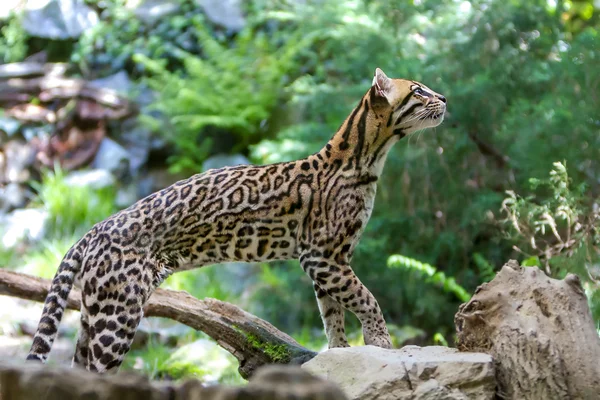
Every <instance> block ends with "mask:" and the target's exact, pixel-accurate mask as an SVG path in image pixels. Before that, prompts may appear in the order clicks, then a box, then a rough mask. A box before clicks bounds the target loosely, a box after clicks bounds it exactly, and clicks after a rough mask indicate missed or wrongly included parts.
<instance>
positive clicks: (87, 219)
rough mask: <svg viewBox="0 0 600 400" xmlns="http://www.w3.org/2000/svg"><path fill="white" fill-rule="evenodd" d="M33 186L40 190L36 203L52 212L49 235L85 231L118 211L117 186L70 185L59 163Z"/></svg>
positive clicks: (48, 229)
mask: <svg viewBox="0 0 600 400" xmlns="http://www.w3.org/2000/svg"><path fill="white" fill-rule="evenodd" d="M32 186H33V187H34V189H36V191H37V197H36V199H34V200H33V204H34V205H40V206H43V207H44V208H45V209H46V210H47V211H48V213H49V219H48V225H47V227H46V228H47V237H59V238H61V237H67V238H72V237H76V236H80V235H83V234H84V233H85V232H87V231H88V230H89V229H90V228H91V227H92V225H94V224H95V223H97V222H100V221H101V220H103V219H105V218H106V217H108V216H110V215H111V214H113V213H115V212H116V206H115V196H116V192H115V188H114V187H112V186H107V187H102V188H97V189H94V188H91V187H89V186H86V185H83V186H80V185H69V184H67V181H66V176H65V173H64V171H62V170H61V169H60V168H59V167H55V170H54V172H51V171H45V172H44V173H43V175H42V180H41V183H37V182H33V183H32Z"/></svg>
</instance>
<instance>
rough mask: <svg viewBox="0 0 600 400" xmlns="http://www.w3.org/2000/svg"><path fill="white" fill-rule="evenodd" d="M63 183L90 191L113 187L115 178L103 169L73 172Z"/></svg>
mask: <svg viewBox="0 0 600 400" xmlns="http://www.w3.org/2000/svg"><path fill="white" fill-rule="evenodd" d="M65 183H66V184H67V185H68V186H71V187H81V186H88V187H89V188H91V189H102V188H105V187H110V186H114V185H115V184H116V179H115V177H114V176H113V175H112V174H111V173H110V172H109V171H107V170H105V169H92V170H80V171H73V172H71V173H70V174H69V175H67V176H66V177H65Z"/></svg>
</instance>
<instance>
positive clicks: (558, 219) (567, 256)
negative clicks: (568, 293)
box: [502, 162, 600, 276]
mask: <svg viewBox="0 0 600 400" xmlns="http://www.w3.org/2000/svg"><path fill="white" fill-rule="evenodd" d="M553 165H554V168H553V169H552V170H551V171H550V178H548V179H537V178H531V179H530V184H531V188H532V189H533V190H535V191H536V195H530V196H527V197H521V196H519V195H517V194H516V193H514V192H513V191H507V194H508V197H507V198H506V199H505V200H504V201H503V202H502V211H503V212H504V214H505V215H506V220H505V223H506V224H507V225H508V226H509V227H510V228H511V229H510V230H509V231H508V234H509V235H510V236H511V237H512V239H513V240H514V241H515V242H516V243H517V247H518V248H521V249H522V250H521V251H522V252H524V253H526V254H528V255H530V254H532V255H530V256H529V258H528V259H527V260H526V264H528V265H537V264H538V263H539V262H540V261H541V262H542V263H543V265H545V266H546V269H547V271H548V272H549V273H552V274H553V275H558V276H564V275H565V274H566V272H567V271H569V270H570V267H571V265H579V266H580V267H581V266H582V263H581V261H584V263H583V265H585V262H593V261H596V260H597V256H595V255H596V254H597V253H598V251H597V248H598V244H600V230H599V225H598V222H599V221H600V214H599V213H598V211H597V210H595V208H596V209H597V206H593V205H591V204H589V203H588V199H587V197H586V196H585V185H583V184H580V185H577V186H574V185H573V184H572V180H571V178H569V175H568V173H567V168H566V166H565V165H564V164H563V163H560V162H555V163H554V164H553ZM573 261H575V262H573ZM573 272H579V273H581V272H584V271H582V270H581V269H579V270H576V271H573ZM586 275H587V274H586Z"/></svg>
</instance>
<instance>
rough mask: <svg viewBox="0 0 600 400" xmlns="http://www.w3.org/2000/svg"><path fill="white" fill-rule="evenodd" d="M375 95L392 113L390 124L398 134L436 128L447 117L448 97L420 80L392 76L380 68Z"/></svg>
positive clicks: (386, 109) (374, 87)
mask: <svg viewBox="0 0 600 400" xmlns="http://www.w3.org/2000/svg"><path fill="white" fill-rule="evenodd" d="M371 96H375V100H377V101H376V103H377V104H379V105H380V106H381V107H382V108H383V109H384V110H385V111H386V112H387V113H389V115H390V116H389V119H388V121H387V126H388V127H389V128H390V129H391V132H393V133H394V134H396V135H400V136H406V135H409V134H411V133H413V132H416V131H419V130H421V129H425V128H432V127H434V126H438V125H439V124H441V123H442V121H443V120H444V113H445V112H446V98H445V97H444V96H442V95H441V94H439V93H436V92H434V91H433V90H431V89H429V88H428V87H427V86H425V85H423V84H422V83H419V82H415V81H411V80H406V79H390V78H388V77H387V76H386V74H384V73H383V71H382V70H380V69H379V68H377V69H376V70H375V77H374V78H373V86H372V88H371Z"/></svg>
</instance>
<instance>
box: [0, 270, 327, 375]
mask: <svg viewBox="0 0 600 400" xmlns="http://www.w3.org/2000/svg"><path fill="white" fill-rule="evenodd" d="M49 287H50V281H49V280H46V279H41V278H38V277H34V276H30V275H26V274H22V273H18V272H13V271H7V270H3V269H0V295H8V296H13V297H19V298H22V299H28V300H34V301H39V302H43V301H44V300H45V299H46V294H47V293H48V288H49ZM80 304H81V293H80V291H79V290H77V289H75V288H73V290H72V291H71V293H70V294H69V298H68V301H67V307H68V308H70V309H73V310H79V308H80ZM144 315H145V316H147V317H163V318H170V319H173V320H175V321H178V322H181V323H182V324H185V325H187V326H190V327H192V328H194V329H196V330H199V331H202V332H204V333H206V334H207V335H209V336H210V337H212V338H213V339H214V340H216V342H217V343H218V344H219V345H220V346H221V347H223V348H224V349H225V350H227V351H229V352H230V353H231V354H233V355H234V356H235V357H236V358H237V359H238V361H239V363H240V366H239V369H238V371H239V373H240V375H242V376H243V377H244V378H248V377H249V376H251V375H252V374H253V373H254V371H255V370H256V369H257V368H258V367H260V366H262V365H265V364H273V363H276V364H290V363H291V364H301V363H304V362H305V361H308V360H310V359H311V358H312V357H314V356H315V355H316V353H315V352H313V351H310V350H308V349H306V348H304V347H302V346H301V345H300V344H298V342H296V341H295V340H294V339H293V338H292V337H291V336H289V335H287V334H286V333H283V332H281V331H280V330H278V329H277V328H275V327H274V326H273V325H271V324H270V323H268V322H266V321H264V320H262V319H260V318H258V317H256V316H255V315H252V314H250V313H247V312H245V311H243V310H242V309H240V308H239V307H237V306H235V305H233V304H230V303H226V302H223V301H219V300H215V299H205V300H198V299H196V298H195V297H193V296H191V295H189V294H188V293H186V292H179V291H173V290H165V289H157V290H156V291H155V292H154V293H153V294H152V296H151V297H150V300H149V301H148V303H147V304H146V307H145V308H144Z"/></svg>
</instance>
